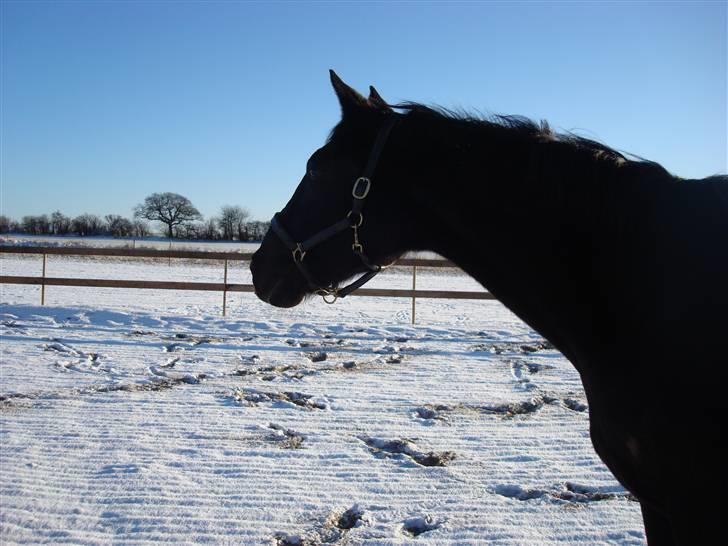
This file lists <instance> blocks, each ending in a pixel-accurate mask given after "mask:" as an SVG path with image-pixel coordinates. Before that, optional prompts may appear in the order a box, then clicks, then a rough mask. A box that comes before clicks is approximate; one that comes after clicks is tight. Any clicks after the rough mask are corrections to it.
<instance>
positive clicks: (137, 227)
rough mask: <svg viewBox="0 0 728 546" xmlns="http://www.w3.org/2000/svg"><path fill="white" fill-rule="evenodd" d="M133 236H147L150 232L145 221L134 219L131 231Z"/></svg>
mask: <svg viewBox="0 0 728 546" xmlns="http://www.w3.org/2000/svg"><path fill="white" fill-rule="evenodd" d="M131 234H132V235H133V236H134V237H149V236H150V235H151V234H152V232H151V230H150V229H149V226H148V225H147V223H146V222H144V221H142V220H134V222H132V232H131Z"/></svg>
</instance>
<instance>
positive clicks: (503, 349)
mask: <svg viewBox="0 0 728 546" xmlns="http://www.w3.org/2000/svg"><path fill="white" fill-rule="evenodd" d="M553 349H554V346H553V345H552V344H551V343H549V342H548V341H542V342H539V343H528V344H523V343H479V344H478V345H474V346H473V347H472V349H471V350H472V351H474V352H477V353H493V354H497V355H500V354H503V353H521V354H532V353H536V352H538V351H545V350H553Z"/></svg>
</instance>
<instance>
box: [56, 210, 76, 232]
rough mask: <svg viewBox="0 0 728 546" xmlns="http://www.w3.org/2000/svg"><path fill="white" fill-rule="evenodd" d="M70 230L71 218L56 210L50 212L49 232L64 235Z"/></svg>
mask: <svg viewBox="0 0 728 546" xmlns="http://www.w3.org/2000/svg"><path fill="white" fill-rule="evenodd" d="M69 231H71V219H70V218H69V217H68V216H66V215H65V214H63V213H62V212H61V211H59V210H57V211H56V212H54V213H53V214H51V233H54V234H55V235H65V234H67V233H68V232H69Z"/></svg>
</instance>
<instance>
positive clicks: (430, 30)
mask: <svg viewBox="0 0 728 546" xmlns="http://www.w3.org/2000/svg"><path fill="white" fill-rule="evenodd" d="M1 10H2V13H1V15H2V23H1V29H0V30H1V31H2V37H1V38H0V39H1V40H2V42H1V44H2V55H1V60H2V74H1V81H0V83H1V86H2V88H1V92H2V96H1V98H0V100H1V106H2V112H1V121H0V123H1V127H0V129H1V131H2V133H1V135H0V136H1V137H2V141H1V143H0V146H1V152H2V158H1V159H2V164H1V166H0V174H1V175H2V189H1V191H0V197H1V198H2V202H1V212H2V213H3V214H6V215H8V216H11V217H13V218H16V219H20V217H22V216H23V215H26V214H40V213H50V212H53V211H54V210H61V211H62V212H64V213H65V214H67V215H70V216H75V215H77V214H80V213H83V212H90V213H95V214H99V215H104V214H109V213H114V214H122V215H125V216H131V213H132V208H133V206H134V205H135V204H137V203H140V202H141V201H142V200H143V199H144V197H145V196H147V195H148V194H150V193H152V192H159V191H173V192H177V193H181V194H183V195H186V196H187V197H189V198H190V199H191V200H192V202H193V203H194V204H195V205H196V206H197V207H198V208H199V209H200V211H201V212H202V213H203V214H205V215H214V214H216V213H217V211H218V210H219V208H220V206H221V205H223V204H239V205H242V206H244V207H247V208H248V209H249V210H250V211H251V213H252V214H253V216H254V217H255V218H257V219H268V218H270V216H271V215H272V214H273V212H274V211H276V210H277V209H279V208H281V207H282V206H283V204H284V203H285V202H286V201H287V200H288V197H289V196H290V194H291V192H292V191H293V189H294V188H295V186H296V184H297V183H298V181H299V180H300V178H301V176H302V174H303V172H304V168H305V161H306V158H307V157H308V155H309V154H310V153H312V152H313V151H314V150H315V149H316V148H317V147H318V146H320V145H321V144H322V143H323V141H324V139H325V137H326V135H327V133H328V131H329V130H330V128H331V127H332V126H333V125H334V124H335V123H336V122H337V121H338V118H339V108H338V103H337V102H336V99H335V97H334V95H333V92H332V91H331V88H330V85H329V80H328V72H327V71H328V69H329V68H334V69H335V70H336V71H337V72H338V73H339V75H340V76H341V77H342V78H344V80H345V81H347V82H348V83H349V84H351V85H353V86H354V87H357V88H358V89H360V90H362V91H366V90H367V86H368V85H369V84H374V85H375V86H376V87H377V89H378V90H379V91H380V92H381V93H382V95H383V96H384V98H385V99H387V100H389V101H392V102H394V101H401V100H416V101H420V102H426V103H435V104H440V105H443V106H449V107H465V108H473V109H478V110H479V111H481V112H486V113H487V112H492V113H512V114H523V115H526V116H530V117H533V118H537V119H541V118H544V119H548V120H549V121H550V122H551V124H552V126H554V127H555V128H557V129H562V130H574V131H577V132H578V133H580V134H582V135H585V136H589V137H591V138H595V139H598V140H600V141H602V142H604V143H606V144H608V145H610V146H613V147H616V148H618V149H620V150H625V151H629V152H632V153H635V154H638V155H640V156H643V157H646V158H648V159H652V160H655V161H658V162H660V163H662V164H663V165H664V166H665V167H666V168H668V169H669V170H670V171H672V172H673V173H675V174H678V175H680V176H684V177H702V176H706V175H709V174H715V173H719V172H726V50H727V48H728V44H727V41H726V25H727V21H726V2H725V1H718V2H626V1H612V2H586V1H585V2H521V3H518V2H400V3H397V2H372V3H365V2H357V3H353V2H352V3H349V2H346V3H344V2H295V3H288V2H278V3H272V2H260V3H256V2H175V1H172V0H168V1H162V2H149V1H132V0H129V1H118V2H112V1H101V0H98V1H94V2H86V1H74V2H64V1H60V0H57V1H53V2H38V1H30V0H26V1H18V2H15V1H7V0H2V8H1Z"/></svg>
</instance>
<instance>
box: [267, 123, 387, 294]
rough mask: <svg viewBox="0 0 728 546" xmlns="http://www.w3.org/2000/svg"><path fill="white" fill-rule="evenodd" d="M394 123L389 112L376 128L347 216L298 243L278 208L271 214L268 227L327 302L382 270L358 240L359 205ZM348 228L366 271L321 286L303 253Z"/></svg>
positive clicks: (307, 279) (364, 196) (362, 201)
mask: <svg viewBox="0 0 728 546" xmlns="http://www.w3.org/2000/svg"><path fill="white" fill-rule="evenodd" d="M396 123H397V117H396V116H392V117H391V118H390V119H389V120H388V121H387V123H386V124H385V125H384V126H383V127H382V128H381V129H380V130H379V134H378V135H377V138H376V140H375V141H374V146H373V147H372V151H371V152H370V154H369V159H368V161H367V164H366V167H365V168H364V174H362V176H360V177H359V178H357V179H356V181H355V182H354V187H353V188H352V190H351V196H352V198H353V201H352V204H351V210H350V211H349V212H348V213H347V214H346V217H344V218H342V219H341V220H339V221H338V222H336V223H335V224H332V225H330V226H329V227H327V228H324V229H322V230H321V231H319V232H318V233H315V234H314V235H312V236H311V237H309V238H308V239H306V240H305V241H303V242H300V243H298V242H296V241H295V240H294V239H293V237H291V236H290V235H289V234H288V232H287V231H286V230H285V228H284V227H283V225H282V224H281V220H280V212H277V213H276V214H275V215H274V216H273V220H271V224H270V227H271V229H272V230H273V232H274V233H275V234H276V235H278V238H279V239H280V240H281V241H282V242H283V244H284V245H286V247H288V250H290V251H291V256H292V257H293V263H295V264H296V267H297V268H298V270H299V271H300V272H301V275H303V277H304V278H305V279H306V282H308V285H309V287H311V288H312V289H313V290H314V291H315V292H316V294H318V295H320V296H322V297H323V298H324V301H325V302H326V303H334V302H335V301H336V300H337V299H338V298H344V297H346V296H348V295H349V294H351V293H352V292H353V291H354V290H356V289H357V288H359V287H361V286H363V285H364V284H366V283H367V282H369V281H370V280H371V279H372V277H374V275H376V274H377V273H379V272H380V271H381V270H382V266H380V265H378V264H374V263H372V262H371V261H370V260H369V258H368V257H367V255H366V254H365V253H364V247H363V246H362V244H361V242H360V241H359V228H360V227H361V225H362V224H363V223H364V215H363V214H362V208H364V201H365V199H366V197H367V195H369V190H370V189H371V187H372V180H371V178H372V174H374V170H375V169H376V167H377V163H378V162H379V156H380V155H381V153H382V150H383V149H384V145H385V144H386V142H387V138H388V137H389V133H390V132H391V131H392V128H393V127H394V126H395V124H396ZM347 229H352V230H353V231H354V242H353V243H352V244H351V250H352V252H353V253H354V254H356V255H357V256H358V257H359V259H360V260H361V262H362V263H363V264H364V266H365V267H366V268H367V269H368V270H369V271H367V272H366V273H364V274H363V275H362V276H361V277H359V278H358V279H357V280H355V281H354V282H352V283H351V284H348V285H346V286H345V287H344V288H337V287H335V286H333V285H329V286H327V287H324V286H323V285H322V284H321V283H319V282H318V281H317V280H316V279H315V277H314V276H313V274H312V273H311V271H310V270H309V269H308V267H306V265H305V264H304V262H303V259H304V258H305V257H306V254H307V253H308V251H309V250H311V249H312V248H314V247H315V246H317V245H319V244H321V243H323V242H324V241H326V240H328V239H330V238H331V237H333V236H334V235H336V234H338V233H340V232H342V231H345V230H347ZM327 298H328V299H327Z"/></svg>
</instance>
